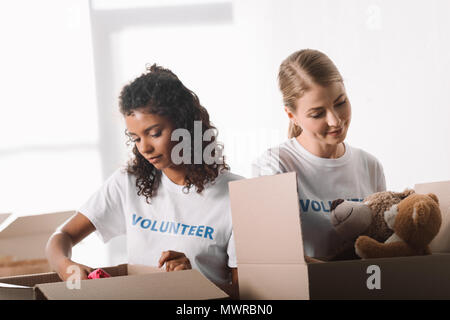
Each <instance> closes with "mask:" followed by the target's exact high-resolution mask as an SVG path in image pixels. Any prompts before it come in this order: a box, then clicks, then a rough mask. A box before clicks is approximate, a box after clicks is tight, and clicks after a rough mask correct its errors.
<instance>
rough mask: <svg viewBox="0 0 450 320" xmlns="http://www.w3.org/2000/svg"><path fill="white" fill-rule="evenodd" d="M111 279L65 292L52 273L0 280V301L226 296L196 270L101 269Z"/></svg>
mask: <svg viewBox="0 0 450 320" xmlns="http://www.w3.org/2000/svg"><path fill="white" fill-rule="evenodd" d="M102 269H103V270H105V271H106V272H107V273H109V274H110V275H111V276H112V277H111V278H104V279H93V280H81V281H80V286H79V289H76V288H74V289H69V288H68V286H67V283H66V282H62V281H61V280H60V279H59V277H58V275H57V274H56V273H54V272H50V273H43V274H36V275H25V276H16V277H9V278H0V300H1V299H15V300H31V299H37V300H209V299H227V298H228V295H227V294H226V293H225V292H223V291H222V290H220V289H219V288H218V287H216V286H215V285H214V284H213V283H212V282H210V281H209V280H208V279H207V278H206V277H204V276H203V275H202V274H201V273H200V272H199V271H197V270H193V269H192V270H183V271H176V272H164V271H161V270H160V269H158V268H153V267H145V266H133V265H127V264H123V265H119V266H116V267H107V268H102Z"/></svg>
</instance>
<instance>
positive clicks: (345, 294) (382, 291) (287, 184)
mask: <svg viewBox="0 0 450 320" xmlns="http://www.w3.org/2000/svg"><path fill="white" fill-rule="evenodd" d="M229 187H230V200H231V211H232V218H233V230H234V236H235V244H236V254H237V262H238V272H239V293H240V298H241V299H286V300H287V299H449V298H450V254H449V253H433V254H432V255H429V256H414V257H398V258H383V259H368V260H347V261H332V262H324V263H306V262H305V259H304V251H303V241H302V231H301V225H300V216H299V212H300V208H299V201H298V194H297V179H296V173H294V172H291V173H285V174H279V175H274V176H263V177H259V178H254V179H246V180H238V181H233V182H230V183H229ZM415 190H416V192H418V193H428V192H433V193H435V194H436V195H437V196H438V198H439V200H440V208H441V211H442V216H443V224H442V227H441V231H440V233H439V234H438V236H437V237H436V239H435V240H439V243H438V242H435V243H434V244H433V245H432V246H431V247H432V249H434V252H439V251H441V252H442V251H445V247H446V246H447V247H448V245H449V243H448V242H447V239H448V237H449V229H448V226H449V221H448V220H449V217H450V182H439V183H429V184H420V185H416V186H415ZM300 214H301V213H300ZM447 252H449V251H447Z"/></svg>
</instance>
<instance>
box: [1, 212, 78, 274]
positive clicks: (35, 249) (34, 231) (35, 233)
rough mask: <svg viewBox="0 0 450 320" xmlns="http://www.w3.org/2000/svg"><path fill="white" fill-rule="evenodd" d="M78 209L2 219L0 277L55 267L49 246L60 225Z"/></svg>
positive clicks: (48, 269) (9, 216) (4, 217)
mask: <svg viewBox="0 0 450 320" xmlns="http://www.w3.org/2000/svg"><path fill="white" fill-rule="evenodd" d="M73 214H75V211H65V212H56V213H48V214H39V215H29V216H15V215H9V214H8V215H7V216H5V215H3V216H2V217H0V219H2V220H3V223H2V224H0V277H5V276H13V275H20V274H32V273H42V272H49V271H51V269H50V266H49V264H48V262H47V260H46V257H45V246H46V244H47V241H48V239H49V238H50V236H51V234H52V233H53V232H55V230H56V228H57V227H58V226H60V225H61V224H62V223H64V222H65V221H66V220H67V219H69V218H70V217H71V216H72V215H73Z"/></svg>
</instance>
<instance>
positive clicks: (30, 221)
mask: <svg viewBox="0 0 450 320" xmlns="http://www.w3.org/2000/svg"><path fill="white" fill-rule="evenodd" d="M74 214H75V211H65V212H56V213H47V214H39V215H30V216H18V217H15V218H14V219H13V220H12V221H11V222H10V223H8V224H6V225H4V226H1V228H0V239H5V238H12V237H23V236H27V235H31V234H42V233H45V234H49V235H50V234H51V233H53V232H54V231H55V229H56V228H57V227H58V226H60V225H61V224H63V223H64V222H65V221H66V220H67V219H69V218H70V217H71V216H73V215H74Z"/></svg>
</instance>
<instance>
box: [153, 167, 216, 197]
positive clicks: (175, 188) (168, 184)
mask: <svg viewBox="0 0 450 320" xmlns="http://www.w3.org/2000/svg"><path fill="white" fill-rule="evenodd" d="M222 176H223V173H219V175H218V176H217V178H216V179H215V180H214V183H217V182H218V181H219V180H220V179H221V178H222ZM161 184H162V186H163V187H164V188H166V189H167V190H169V191H172V192H176V193H183V194H187V193H186V191H185V190H186V189H187V188H186V187H185V186H182V185H179V184H176V183H175V182H173V181H172V180H170V179H169V177H168V176H166V175H165V174H164V172H163V171H161ZM210 184H211V183H210V182H208V183H207V184H206V185H205V189H206V188H207V187H208V186H210ZM205 189H204V190H205ZM191 192H195V193H197V190H196V187H195V186H192V187H191V188H190V189H189V193H191Z"/></svg>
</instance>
